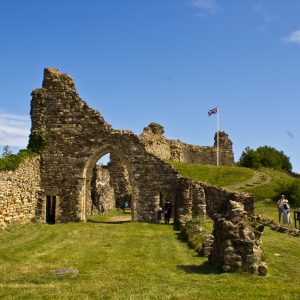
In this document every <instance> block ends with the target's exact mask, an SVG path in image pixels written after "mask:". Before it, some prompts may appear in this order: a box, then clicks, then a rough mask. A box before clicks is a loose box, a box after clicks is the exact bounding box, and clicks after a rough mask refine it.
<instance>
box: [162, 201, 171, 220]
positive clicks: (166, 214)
mask: <svg viewBox="0 0 300 300" xmlns="http://www.w3.org/2000/svg"><path fill="white" fill-rule="evenodd" d="M172 210H173V204H172V203H171V202H169V201H167V202H166V203H165V205H164V207H163V212H164V219H165V223H166V224H170V218H171V215H172Z"/></svg>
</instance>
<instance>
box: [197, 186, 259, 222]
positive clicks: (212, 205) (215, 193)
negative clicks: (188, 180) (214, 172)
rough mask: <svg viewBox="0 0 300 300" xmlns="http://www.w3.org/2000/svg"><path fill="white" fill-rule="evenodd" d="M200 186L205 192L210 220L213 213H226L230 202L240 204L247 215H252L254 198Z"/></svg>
mask: <svg viewBox="0 0 300 300" xmlns="http://www.w3.org/2000/svg"><path fill="white" fill-rule="evenodd" d="M201 186H202V187H203V189H204V192H205V198H206V210H207V215H208V216H209V217H210V218H213V217H214V214H215V213H222V212H224V211H228V209H229V204H230V203H229V201H230V200H233V201H236V202H239V203H242V204H243V205H244V208H245V210H246V212H247V213H248V214H249V215H252V214H253V213H254V198H253V196H252V195H251V194H248V193H243V192H230V191H227V190H226V189H222V188H219V187H216V186H213V185H210V184H207V183H201Z"/></svg>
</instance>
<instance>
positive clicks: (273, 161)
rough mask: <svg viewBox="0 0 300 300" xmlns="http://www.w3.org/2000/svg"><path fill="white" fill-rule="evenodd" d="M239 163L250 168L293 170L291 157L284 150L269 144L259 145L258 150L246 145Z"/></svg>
mask: <svg viewBox="0 0 300 300" xmlns="http://www.w3.org/2000/svg"><path fill="white" fill-rule="evenodd" d="M239 163H240V165H241V166H243V167H248V168H259V167H266V168H273V169H276V170H285V171H289V172H290V171H291V170H292V165H291V163H290V159H289V157H287V156H286V155H285V154H284V153H283V151H278V150H276V149H275V148H273V147H269V146H263V147H258V148H257V149H256V150H253V149H251V148H249V147H246V148H245V150H244V151H243V153H242V155H241V158H240V161H239Z"/></svg>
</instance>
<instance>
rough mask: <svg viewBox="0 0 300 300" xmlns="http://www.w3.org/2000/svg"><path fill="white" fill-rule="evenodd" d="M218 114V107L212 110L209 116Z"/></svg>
mask: <svg viewBox="0 0 300 300" xmlns="http://www.w3.org/2000/svg"><path fill="white" fill-rule="evenodd" d="M217 112H218V107H215V108H213V109H210V110H209V111H208V116H210V115H212V114H216V113H217Z"/></svg>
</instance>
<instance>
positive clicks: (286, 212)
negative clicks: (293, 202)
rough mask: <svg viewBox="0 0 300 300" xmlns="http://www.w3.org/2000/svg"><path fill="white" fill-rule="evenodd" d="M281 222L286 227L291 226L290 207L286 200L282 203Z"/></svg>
mask: <svg viewBox="0 0 300 300" xmlns="http://www.w3.org/2000/svg"><path fill="white" fill-rule="evenodd" d="M282 222H283V224H286V225H288V224H291V217H290V205H289V201H288V200H287V199H285V201H284V202H283V212H282Z"/></svg>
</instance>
